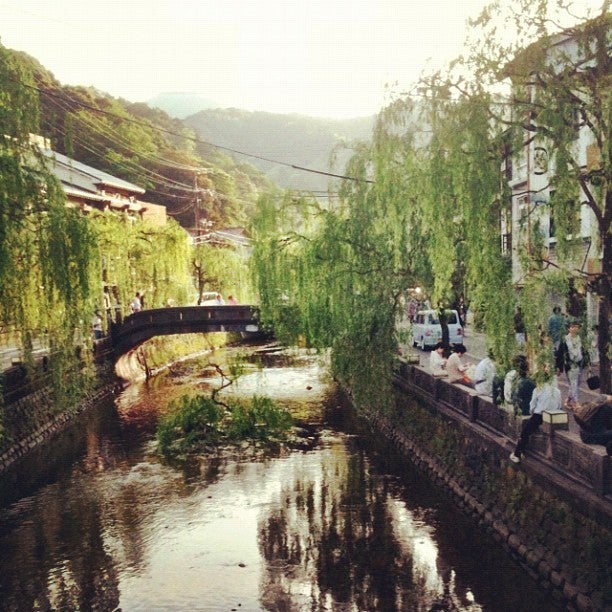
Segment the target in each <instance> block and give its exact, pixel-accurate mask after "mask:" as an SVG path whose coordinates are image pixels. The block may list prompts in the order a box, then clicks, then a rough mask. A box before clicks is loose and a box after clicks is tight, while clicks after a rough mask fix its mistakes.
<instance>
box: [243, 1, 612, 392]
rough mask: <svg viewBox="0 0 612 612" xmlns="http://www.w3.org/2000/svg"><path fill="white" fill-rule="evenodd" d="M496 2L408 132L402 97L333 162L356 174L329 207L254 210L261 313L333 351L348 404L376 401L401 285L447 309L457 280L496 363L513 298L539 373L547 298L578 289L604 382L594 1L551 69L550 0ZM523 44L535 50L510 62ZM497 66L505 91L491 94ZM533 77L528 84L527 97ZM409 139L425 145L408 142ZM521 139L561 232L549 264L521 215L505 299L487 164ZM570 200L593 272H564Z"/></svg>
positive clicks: (504, 187)
mask: <svg viewBox="0 0 612 612" xmlns="http://www.w3.org/2000/svg"><path fill="white" fill-rule="evenodd" d="M503 4H504V3H503V2H496V3H494V4H493V5H492V6H491V7H488V8H487V9H485V11H483V13H482V15H481V16H480V18H479V19H477V20H475V21H474V23H473V26H474V33H475V35H474V39H475V41H476V42H475V43H474V45H473V46H472V47H471V48H470V49H469V53H468V54H467V55H466V56H465V57H461V58H459V59H458V60H457V61H455V62H453V64H452V65H451V66H450V67H449V70H448V71H445V72H439V73H438V74H435V75H433V76H430V77H428V78H426V79H423V81H422V83H421V93H422V94H423V100H422V101H421V102H420V104H419V110H420V119H419V122H418V123H415V122H414V108H413V104H412V102H411V101H410V99H409V98H402V99H398V100H397V101H395V102H394V103H393V104H392V105H391V106H390V107H389V108H387V109H385V111H384V112H382V113H381V115H380V116H379V118H378V123H377V127H376V129H375V131H374V134H373V141H372V144H371V145H369V146H368V145H362V146H361V147H360V148H359V149H358V150H357V152H356V154H355V155H354V157H353V158H352V159H351V161H350V162H349V164H348V166H347V168H346V172H345V174H347V175H349V176H351V177H353V179H354V180H351V181H345V183H344V184H343V187H342V189H341V190H340V193H339V198H338V201H337V203H334V204H333V205H329V206H323V205H321V204H320V203H318V202H317V201H316V200H313V199H311V200H308V199H299V200H294V199H292V198H291V197H290V196H289V195H285V196H284V197H280V196H269V197H267V198H265V199H262V200H261V201H260V208H259V213H258V217H257V219H256V221H255V234H254V235H255V237H256V244H257V246H256V249H255V256H254V262H255V271H256V277H257V282H258V287H259V290H260V294H261V301H262V313H263V315H264V317H266V318H268V319H269V320H270V321H271V322H272V323H273V325H274V327H275V331H277V333H279V334H281V336H283V337H285V338H286V339H287V340H291V339H293V340H295V338H296V337H299V336H303V338H304V340H305V342H306V343H307V344H308V345H312V346H320V347H323V346H325V347H331V348H332V366H333V370H334V373H335V374H336V375H337V376H339V377H340V378H341V379H342V380H343V382H345V383H347V384H348V385H349V386H350V387H351V388H352V389H353V390H354V391H355V395H356V398H358V403H359V401H371V400H372V398H374V397H382V396H383V395H384V393H380V395H376V394H377V392H378V391H383V392H384V389H385V385H386V383H388V373H389V372H390V371H391V360H392V358H393V357H392V356H393V353H394V351H395V347H396V342H395V337H394V333H395V332H394V328H395V318H396V315H397V312H398V304H399V296H400V295H401V292H402V291H403V290H405V289H406V288H407V287H409V286H411V285H415V284H418V285H422V286H425V287H428V288H429V290H430V291H431V294H432V297H433V301H434V304H435V305H436V306H437V305H440V306H445V305H447V304H448V303H449V302H451V301H452V300H453V299H455V298H456V297H457V295H456V290H457V287H456V285H457V276H458V273H459V274H460V275H462V276H463V277H464V278H461V279H460V283H459V284H460V286H467V287H468V288H469V292H470V299H471V303H472V305H473V306H474V307H475V308H476V309H477V310H478V312H479V314H480V322H481V324H482V327H483V329H484V331H485V333H486V334H487V339H488V341H489V343H490V348H491V349H492V350H493V351H494V353H495V355H496V357H497V359H498V361H499V362H500V363H501V365H502V367H505V366H508V365H509V362H510V359H511V357H512V355H513V352H514V351H515V350H516V345H515V342H514V334H513V313H514V309H515V307H516V305H517V304H520V305H522V307H523V311H524V313H525V319H526V324H527V328H528V337H529V339H530V351H531V354H532V357H533V359H534V364H535V365H536V366H537V367H539V368H540V369H543V368H544V367H545V365H550V362H551V359H552V352H551V350H550V344H549V343H548V342H547V340H546V338H545V334H544V333H543V331H544V330H545V324H546V319H547V317H548V315H549V314H550V312H549V310H550V308H549V307H548V303H549V297H550V295H551V293H552V292H556V293H560V292H561V293H562V292H564V291H566V290H567V288H568V287H569V285H570V280H571V281H573V282H574V284H579V283H581V284H583V285H585V286H586V285H588V286H589V287H590V288H591V290H593V291H594V293H595V294H596V295H598V297H599V316H600V337H599V345H600V352H601V362H602V373H603V374H602V382H603V386H604V388H607V387H606V385H608V384H609V365H605V368H606V370H605V372H604V371H603V368H604V364H608V363H609V362H608V360H607V351H608V347H609V331H608V318H609V312H610V311H609V299H610V273H609V266H610V265H612V264H611V262H612V257H611V256H610V255H611V253H610V245H611V243H610V215H611V214H612V213H611V212H610V202H609V200H610V195H609V188H608V186H609V184H610V148H609V147H610V144H609V143H610V138H609V119H610V95H611V92H612V87H610V70H609V15H608V14H607V3H605V5H604V9H603V11H602V15H601V16H600V17H599V18H596V19H595V20H593V21H591V22H588V23H587V24H583V25H582V26H581V27H579V28H574V29H572V30H571V31H565V33H564V36H568V35H571V36H575V38H576V40H577V41H578V43H577V44H578V48H579V49H581V52H580V53H579V54H578V55H577V56H574V59H573V61H572V58H571V57H569V58H568V57H563V56H562V58H561V59H563V60H564V61H566V62H568V63H566V67H565V68H564V69H562V70H561V71H560V70H559V69H558V63H557V64H556V65H555V66H552V67H551V65H550V62H549V61H548V59H547V58H548V57H549V55H548V51H549V49H550V48H551V46H552V47H554V44H556V42H557V40H556V39H555V38H551V37H550V33H549V28H550V27H551V25H553V24H555V23H556V22H555V21H554V19H551V16H552V15H555V14H559V13H561V12H562V10H563V8H564V3H563V2H552V1H551V2H546V1H543V2H538V3H535V4H533V3H530V2H528V1H527V0H518V1H517V2H513V3H506V8H507V12H506V13H504V12H503V11H502V5H503ZM553 5H554V6H553ZM553 9H556V13H555V11H554V10H553ZM504 16H505V21H504ZM496 19H497V21H495V20H496ZM500 20H501V21H500ZM500 25H501V26H502V29H504V28H505V29H506V30H507V31H510V30H511V27H514V32H516V35H513V36H511V37H508V38H506V37H505V36H503V35H502V31H501V30H500V29H496V28H499V27H500ZM504 40H510V42H509V43H507V44H506V43H504ZM534 41H535V43H534ZM536 43H537V44H536ZM530 44H536V46H535V47H529V50H528V52H527V53H526V54H524V55H520V53H519V52H520V51H521V50H524V49H525V48H526V47H528V45H530ZM606 45H608V47H606ZM581 54H582V55H581ZM517 57H519V58H520V62H519V64H516V63H515V64H513V63H512V62H513V61H515V60H516V58H517ZM576 57H578V58H579V59H578V60H576ZM509 69H512V71H513V75H512V76H513V79H514V86H515V89H514V92H515V94H514V96H515V97H514V98H509V97H503V96H502V97H500V94H499V91H498V90H499V89H500V87H499V86H500V81H501V80H503V79H504V78H505V77H507V76H508V70H509ZM534 74H535V75H536V76H535V77H534ZM521 78H522V81H521ZM534 79H535V81H534ZM534 82H536V83H537V84H538V85H540V86H541V88H542V91H540V92H539V93H538V95H537V96H535V95H531V94H530V95H527V94H526V92H527V90H528V89H531V88H532V87H533V85H534ZM517 108H518V112H517V110H516V109H517ZM510 109H513V110H514V112H513V113H512V112H509V110H510ZM571 109H573V110H571ZM576 109H577V110H576ZM570 110H571V112H570ZM576 113H577V114H578V116H579V117H581V120H580V121H581V123H580V125H579V127H586V128H588V130H590V132H591V135H592V137H593V146H592V149H593V152H594V153H593V155H592V159H591V163H590V166H589V165H587V166H586V167H585V164H584V163H582V162H581V161H580V160H579V159H578V158H577V157H576V151H577V150H578V147H576V142H575V141H576V123H575V120H574V119H572V117H575V116H576ZM572 121H573V123H572ZM415 125H418V126H419V127H418V128H415V127H414V126H415ZM571 126H573V128H572V129H569V128H570V127H571ZM420 132H425V133H426V136H420V137H417V136H418V134H419V133H420ZM534 135H537V138H538V139H539V140H540V142H546V146H547V147H548V150H549V152H550V158H551V160H552V163H553V164H554V167H555V172H554V173H551V174H552V177H551V185H552V186H553V187H554V190H555V194H556V195H555V197H554V198H551V201H550V203H549V206H550V209H551V210H552V211H553V214H554V218H555V219H558V218H562V221H561V222H560V227H561V228H562V232H563V237H562V238H561V239H560V241H559V247H558V249H557V259H556V261H555V262H552V261H551V260H546V258H545V256H544V245H543V244H542V232H541V231H540V229H539V228H538V225H537V223H535V222H534V226H533V227H532V228H531V230H532V231H531V239H532V243H531V244H530V245H528V248H525V247H524V246H523V245H521V246H519V247H518V248H517V250H518V255H519V257H520V259H521V262H522V267H523V271H524V276H523V278H522V279H521V286H522V291H521V292H520V293H517V291H516V290H517V289H518V287H517V286H516V285H514V284H513V279H512V275H511V265H510V261H509V260H508V258H507V257H506V256H504V255H503V254H502V249H501V235H500V234H501V225H502V223H501V220H502V218H503V217H505V218H508V217H509V216H510V215H511V212H512V211H511V208H510V204H511V202H510V187H509V184H508V183H507V181H506V177H505V176H504V174H503V173H502V171H501V170H502V167H503V162H504V160H505V158H507V157H508V156H511V157H512V156H515V155H518V154H519V153H520V151H521V150H522V149H521V148H522V147H524V146H525V144H529V143H530V142H531V139H533V138H535V136H534ZM579 191H581V192H582V193H583V194H584V196H585V198H586V200H587V202H586V204H587V206H588V207H589V209H590V210H591V212H592V214H593V216H594V218H595V220H596V224H595V225H596V228H597V229H596V233H597V236H596V237H594V241H595V244H596V248H598V249H601V250H602V251H601V252H602V254H603V259H602V264H601V266H602V267H601V269H600V270H593V271H585V270H584V269H580V268H577V267H576V266H575V259H572V257H573V254H574V253H575V252H576V247H577V244H576V243H577V241H576V239H575V228H576V221H577V209H579V207H580V200H579V198H577V194H578V192H579ZM534 221H535V220H534ZM572 232H574V237H572ZM458 271H459V272H458ZM604 328H605V329H604Z"/></svg>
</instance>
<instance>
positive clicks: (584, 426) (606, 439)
mask: <svg viewBox="0 0 612 612" xmlns="http://www.w3.org/2000/svg"><path fill="white" fill-rule="evenodd" d="M587 384H588V386H589V388H590V389H591V390H594V389H597V388H599V377H597V376H595V377H593V380H592V382H591V380H589V382H588V383H587ZM572 412H573V414H574V420H575V421H576V423H577V424H578V426H579V427H580V439H581V440H582V441H583V442H584V443H585V444H601V445H603V446H605V447H606V452H607V453H608V456H612V395H606V394H604V393H602V394H600V395H598V396H597V397H596V398H595V399H594V400H593V401H590V402H584V403H582V404H576V405H575V406H574V407H573V409H572Z"/></svg>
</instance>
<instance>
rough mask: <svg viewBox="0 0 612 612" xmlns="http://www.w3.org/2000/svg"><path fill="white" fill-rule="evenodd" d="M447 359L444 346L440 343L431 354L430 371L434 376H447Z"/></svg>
mask: <svg viewBox="0 0 612 612" xmlns="http://www.w3.org/2000/svg"><path fill="white" fill-rule="evenodd" d="M445 367H446V359H445V358H444V344H443V343H442V342H438V344H436V346H435V347H434V349H433V351H431V353H430V354H429V370H430V371H431V373H432V375H433V376H446V370H445V369H444V368H445Z"/></svg>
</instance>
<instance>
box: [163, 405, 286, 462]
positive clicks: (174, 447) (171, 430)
mask: <svg viewBox="0 0 612 612" xmlns="http://www.w3.org/2000/svg"><path fill="white" fill-rule="evenodd" d="M292 425H293V418H292V417H291V415H290V414H289V412H288V411H287V410H285V409H284V408H282V407H280V406H279V405H278V404H276V403H275V402H274V401H272V400H271V399H270V398H267V397H258V396H255V397H253V398H252V399H251V401H250V403H242V402H232V403H230V404H227V405H224V404H221V403H220V402H217V401H215V400H214V399H212V398H210V397H207V396H204V395H197V396H193V397H190V396H183V397H181V398H180V399H179V400H178V401H176V402H173V403H172V404H171V405H170V411H169V412H168V414H167V415H166V416H165V417H163V418H162V419H161V421H160V423H159V425H158V427H157V441H158V443H159V450H160V452H161V453H162V454H163V455H165V456H166V457H175V456H177V455H183V454H187V453H193V452H198V451H201V450H204V449H206V448H208V447H210V446H214V445H218V444H221V443H228V442H236V441H240V440H255V441H259V442H278V441H282V440H284V439H286V437H287V434H288V432H289V431H290V429H291V427H292Z"/></svg>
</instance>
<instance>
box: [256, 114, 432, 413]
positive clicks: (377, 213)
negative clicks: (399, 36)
mask: <svg viewBox="0 0 612 612" xmlns="http://www.w3.org/2000/svg"><path fill="white" fill-rule="evenodd" d="M405 106H406V103H405V102H398V104H397V105H395V106H393V107H392V108H389V109H388V110H387V112H386V113H383V114H382V115H381V117H380V118H379V120H378V123H377V126H376V128H375V131H374V137H373V142H372V144H371V145H365V144H363V145H360V146H359V147H358V150H357V152H356V154H355V155H354V157H353V158H352V159H351V161H350V162H349V164H348V166H347V168H346V174H347V175H349V176H350V177H351V180H347V181H346V182H345V183H344V185H343V187H342V189H341V190H340V192H339V194H338V197H337V200H333V201H332V202H330V203H326V204H322V203H321V202H318V201H317V200H316V199H314V198H293V197H291V195H290V194H284V195H279V194H276V195H269V196H267V197H264V198H262V199H261V200H260V202H259V209H258V214H257V216H256V218H255V221H254V228H253V235H254V239H255V250H254V254H253V264H254V271H255V277H256V282H257V286H258V289H259V294H260V300H261V309H262V317H263V318H264V321H269V322H271V323H272V324H273V326H274V330H275V333H276V334H277V335H278V336H279V337H280V338H281V339H282V340H284V341H286V342H295V341H301V342H304V343H305V344H306V345H307V346H312V347H317V348H328V347H329V348H331V365H332V373H333V374H334V375H335V376H336V377H337V378H338V379H339V380H340V381H341V382H342V383H344V384H346V385H347V386H348V387H350V389H351V391H352V392H353V395H354V399H355V401H356V404H357V405H358V406H364V405H368V404H369V405H373V404H377V405H379V406H381V405H383V406H384V404H385V402H386V401H388V399H389V397H390V394H389V393H388V390H389V385H390V374H391V371H392V362H393V359H394V356H395V354H396V349H397V338H396V333H397V332H396V320H397V317H398V314H399V309H400V305H401V299H400V298H401V296H402V294H403V293H404V291H405V290H406V289H407V288H408V287H409V286H411V285H413V284H414V283H415V282H416V281H417V279H420V278H423V277H425V276H428V274H429V267H428V263H427V258H426V255H425V253H426V249H425V244H424V239H423V233H422V232H421V231H420V230H419V228H420V224H419V219H418V205H417V200H418V197H419V194H418V182H417V181H416V180H415V178H416V176H417V174H418V168H417V160H416V159H415V157H414V156H413V155H411V154H410V152H411V151H413V149H412V147H411V146H410V142H411V141H412V140H413V138H414V134H413V133H411V132H410V131H409V130H408V131H400V130H396V129H395V123H396V121H397V120H394V121H392V122H391V121H389V119H388V117H389V116H393V117H401V116H402V115H403V114H405V113H406V112H407V110H408V109H407V108H404V107H405Z"/></svg>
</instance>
